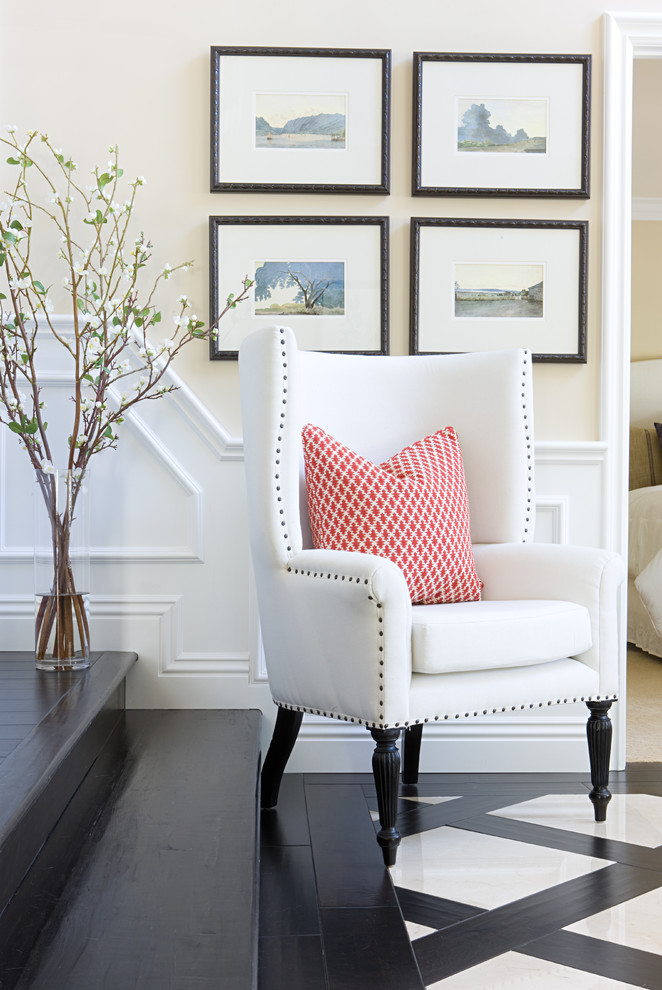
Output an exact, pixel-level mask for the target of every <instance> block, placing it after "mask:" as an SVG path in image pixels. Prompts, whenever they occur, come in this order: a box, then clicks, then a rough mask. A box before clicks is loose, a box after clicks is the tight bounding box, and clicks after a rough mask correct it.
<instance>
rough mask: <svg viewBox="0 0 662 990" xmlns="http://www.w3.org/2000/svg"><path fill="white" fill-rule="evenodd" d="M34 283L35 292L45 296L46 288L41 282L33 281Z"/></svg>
mask: <svg viewBox="0 0 662 990" xmlns="http://www.w3.org/2000/svg"><path fill="white" fill-rule="evenodd" d="M32 285H33V288H34V290H35V292H38V293H39V295H41V296H45V295H46V289H45V288H44V287H43V285H42V284H41V282H33V283H32Z"/></svg>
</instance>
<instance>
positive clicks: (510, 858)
mask: <svg viewBox="0 0 662 990" xmlns="http://www.w3.org/2000/svg"><path fill="white" fill-rule="evenodd" d="M607 865H608V863H607V861H605V860H601V859H593V858H591V857H588V856H581V855H578V854H576V853H568V852H563V851H561V850H557V849H548V848H545V847H542V846H533V845H530V844H528V843H524V842H516V841H514V840H512V839H502V838H498V837H496V836H491V835H483V834H480V833H475V832H470V831H465V830H463V829H460V828H451V827H449V826H443V827H441V828H436V829H430V830H429V831H427V832H421V833H419V834H417V835H409V836H405V837H404V838H403V840H402V842H401V844H400V848H399V850H398V858H397V862H396V865H395V866H394V867H392V869H391V878H392V880H393V883H394V884H395V885H396V886H397V887H406V888H408V889H409V890H417V891H421V892H423V893H426V894H432V895H434V896H436V897H444V898H448V899H450V900H455V901H460V902H461V903H464V904H472V905H475V906H476V907H482V908H494V907H498V906H500V905H501V904H507V903H508V902H509V901H514V900H516V899H518V898H520V897H527V896H528V895H529V894H534V893H537V892H538V891H540V890H545V889H546V888H547V887H553V886H555V885H556V884H559V883H563V882H565V881H566V880H573V879H575V878H576V877H579V876H583V875H585V874H587V873H590V872H592V871H593V870H599V869H603V868H604V867H606V866H607Z"/></svg>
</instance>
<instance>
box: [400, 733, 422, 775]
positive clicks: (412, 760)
mask: <svg viewBox="0 0 662 990" xmlns="http://www.w3.org/2000/svg"><path fill="white" fill-rule="evenodd" d="M422 738H423V723H422V722H421V723H420V724H419V725H410V726H409V728H407V729H405V731H404V739H403V761H402V783H403V784H417V783H418V762H419V759H420V756H421V739H422Z"/></svg>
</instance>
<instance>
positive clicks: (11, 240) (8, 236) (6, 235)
mask: <svg viewBox="0 0 662 990" xmlns="http://www.w3.org/2000/svg"><path fill="white" fill-rule="evenodd" d="M2 237H3V240H5V241H7V243H8V244H16V237H15V236H14V234H12V232H11V231H10V230H3V232H2Z"/></svg>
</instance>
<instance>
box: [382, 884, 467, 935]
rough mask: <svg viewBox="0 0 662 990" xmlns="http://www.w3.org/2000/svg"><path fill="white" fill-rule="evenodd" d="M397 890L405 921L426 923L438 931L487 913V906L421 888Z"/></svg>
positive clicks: (418, 923) (416, 923) (427, 926)
mask: <svg viewBox="0 0 662 990" xmlns="http://www.w3.org/2000/svg"><path fill="white" fill-rule="evenodd" d="M395 892H396V894H397V895H398V902H399V904H400V909H401V911H402V914H403V917H404V919H405V921H410V922H411V923H412V924H415V925H425V926H426V928H436V929H437V930H438V931H439V930H440V929H442V928H448V926H449V925H456V924H457V923H458V921H466V920H467V918H475V917H476V915H479V914H484V913H485V908H479V907H475V906H474V905H472V904H461V903H460V902H459V901H449V900H447V898H445V897H434V896H433V895H431V894H424V893H422V892H421V891H420V890H408V889H407V888H405V887H396V888H395Z"/></svg>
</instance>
